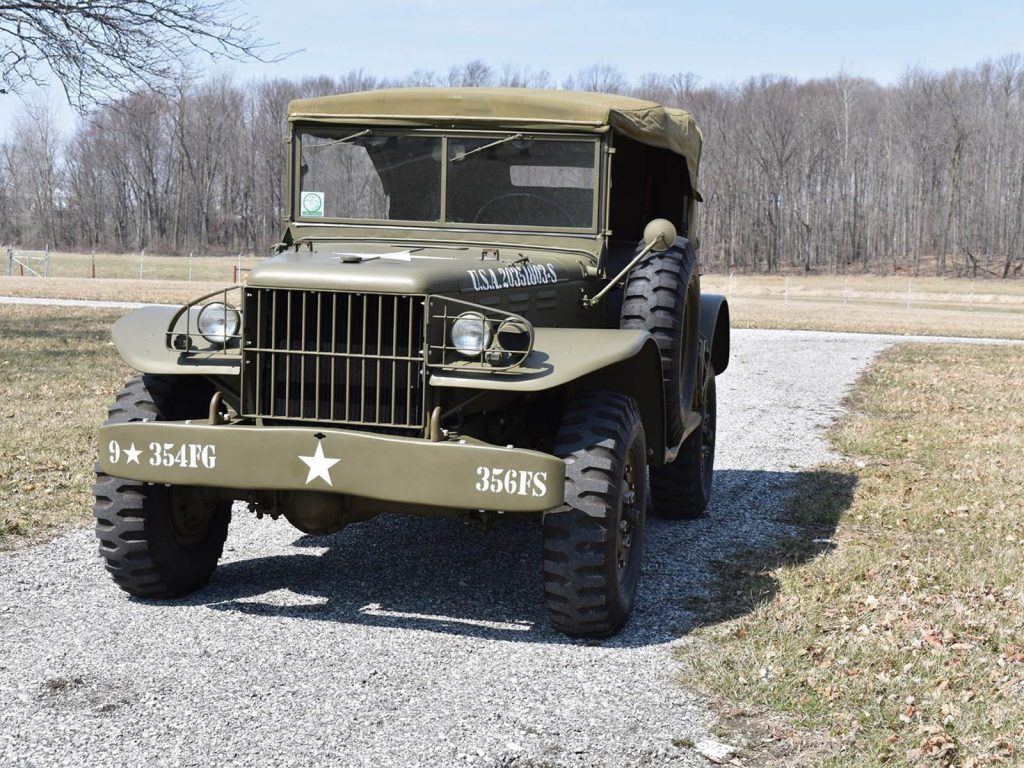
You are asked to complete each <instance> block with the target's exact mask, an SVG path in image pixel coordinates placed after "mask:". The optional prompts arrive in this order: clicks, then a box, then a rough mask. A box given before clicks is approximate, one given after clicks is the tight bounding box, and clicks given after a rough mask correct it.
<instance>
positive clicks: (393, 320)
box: [242, 288, 425, 434]
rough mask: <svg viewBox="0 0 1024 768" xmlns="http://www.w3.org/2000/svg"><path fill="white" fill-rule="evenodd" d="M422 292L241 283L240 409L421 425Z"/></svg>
mask: <svg viewBox="0 0 1024 768" xmlns="http://www.w3.org/2000/svg"><path fill="white" fill-rule="evenodd" d="M423 304H424V297H423V296H391V295H380V294H361V293H331V292H323V291H303V290H285V289H278V288H246V289H245V303H244V308H243V309H244V311H243V315H242V317H243V344H242V360H243V365H242V409H243V413H242V415H243V416H249V417H256V418H262V419H264V420H271V421H274V422H316V423H330V424H339V425H345V426H351V427H358V428H363V429H371V430H376V431H384V432H395V433H404V434H407V433H408V432H410V431H421V430H422V429H423V427H424V410H425V406H424V392H425V387H424V366H423V344H424V322H425V320H424V306H423Z"/></svg>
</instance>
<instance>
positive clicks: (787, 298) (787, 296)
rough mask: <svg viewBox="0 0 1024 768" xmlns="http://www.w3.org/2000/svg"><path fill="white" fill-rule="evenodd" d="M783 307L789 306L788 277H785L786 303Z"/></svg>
mask: <svg viewBox="0 0 1024 768" xmlns="http://www.w3.org/2000/svg"><path fill="white" fill-rule="evenodd" d="M785 305H786V306H787V307H788V306H789V275H787V276H786V301H785Z"/></svg>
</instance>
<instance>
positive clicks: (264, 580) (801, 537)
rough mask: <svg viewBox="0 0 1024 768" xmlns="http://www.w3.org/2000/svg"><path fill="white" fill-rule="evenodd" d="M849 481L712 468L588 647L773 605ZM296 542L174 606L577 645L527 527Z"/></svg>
mask: <svg viewBox="0 0 1024 768" xmlns="http://www.w3.org/2000/svg"><path fill="white" fill-rule="evenodd" d="M855 485H856V477H855V476H853V475H850V474H844V473H841V472H836V471H830V470H814V471H806V472H758V471H747V470H722V471H719V472H716V474H715V491H714V500H713V502H712V505H711V508H710V509H709V512H708V514H707V515H705V516H704V517H702V518H700V519H698V520H692V521H671V520H659V519H650V520H649V521H648V526H647V541H646V545H645V552H644V571H643V574H642V577H641V584H640V588H639V592H638V595H637V601H636V605H635V606H634V610H633V616H632V618H631V620H630V622H629V623H628V624H627V625H626V627H625V628H624V629H623V630H622V631H621V632H620V633H619V634H618V635H616V636H615V637H612V638H608V639H605V640H600V641H590V642H599V643H600V644H602V645H605V646H609V647H636V646H645V645H656V644H660V643H666V642H669V641H671V640H673V639H676V638H678V637H680V636H682V635H685V634H687V633H688V632H690V631H691V630H693V629H694V628H696V627H700V626H706V625H708V624H713V623H717V622H720V621H725V620H728V619H731V618H735V617H737V616H741V615H743V614H745V613H748V612H749V611H751V610H753V609H754V608H755V607H756V606H757V605H758V604H760V603H761V602H763V601H766V600H770V599H772V597H773V596H774V595H775V593H776V592H777V591H778V584H777V582H776V580H775V579H774V577H773V576H772V574H771V571H772V570H773V569H775V568H777V567H778V566H780V565H795V564H799V563H801V562H805V561H806V560H808V559H811V558H814V557H817V556H818V555H821V554H823V553H826V552H827V551H828V549H829V546H830V539H831V535H832V532H833V531H834V529H835V526H836V523H837V522H838V520H839V518H840V517H841V516H842V514H843V512H844V511H845V510H846V509H848V508H849V506H850V503H851V501H852V498H853V490H854V487H855ZM229 542H230V539H229ZM292 546H293V547H294V550H295V551H293V552H286V553H282V554H277V555H272V556H269V557H263V558H255V559H249V560H238V561H233V562H228V563H225V564H223V565H222V566H221V567H220V568H219V569H218V571H217V572H216V573H215V574H214V577H213V579H212V580H211V582H210V584H209V585H208V586H207V587H206V588H204V589H203V590H201V591H200V592H198V593H196V594H194V595H192V596H191V597H189V598H187V599H186V600H184V601H183V602H184V603H186V604H193V605H206V606H208V607H209V608H211V609H214V610H217V611H226V612H237V613H243V614H249V615H256V616H273V617H287V618H291V619H296V620H311V621H325V622H337V623H344V624H352V625H363V626H379V627H393V628H404V629H416V630H423V631H431V632H443V633H450V634H456V635H463V636H473V637H482V638H488V639H501V640H511V641H520V642H532V643H573V642H581V641H578V640H571V639H569V638H566V637H564V636H562V635H560V634H558V633H556V632H555V631H554V630H552V629H551V628H550V626H549V624H548V621H547V614H546V609H545V606H544V593H543V588H542V585H541V579H540V567H541V561H540V551H541V532H540V526H539V525H536V524H530V523H516V522H509V523H503V524H499V525H498V526H496V528H495V529H494V530H493V531H491V532H489V533H481V532H479V531H476V530H473V529H469V528H467V527H465V526H464V525H462V524H461V523H458V522H454V521H450V520H429V519H419V518H405V517H398V516H382V517H378V518H376V519H374V520H371V521H369V522H366V523H361V524H358V525H353V526H350V527H348V528H346V529H344V530H342V531H340V532H338V533H336V534H333V535H331V536H325V537H312V536H301V535H300V536H299V537H298V538H297V539H296V540H295V541H294V542H293V544H292ZM582 642H586V641H582Z"/></svg>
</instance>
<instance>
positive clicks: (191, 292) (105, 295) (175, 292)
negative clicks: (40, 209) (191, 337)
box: [0, 277, 231, 304]
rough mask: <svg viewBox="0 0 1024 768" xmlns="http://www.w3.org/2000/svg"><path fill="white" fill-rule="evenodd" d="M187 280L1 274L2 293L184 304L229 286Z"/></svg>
mask: <svg viewBox="0 0 1024 768" xmlns="http://www.w3.org/2000/svg"><path fill="white" fill-rule="evenodd" d="M230 284H231V280H230V279H228V280H225V281H224V282H222V283H215V282H191V283H190V282H187V281H184V280H100V279H96V280H89V279H83V278H70V277H50V278H46V279H45V280H43V279H40V278H38V277H0V296H24V297H31V298H42V299H88V300H91V301H131V302H139V303H153V304H183V303H185V302H186V301H191V300H192V299H195V298H197V297H199V296H202V295H203V294H205V293H210V292H212V291H215V290H217V289H219V288H223V287H224V286H226V285H230Z"/></svg>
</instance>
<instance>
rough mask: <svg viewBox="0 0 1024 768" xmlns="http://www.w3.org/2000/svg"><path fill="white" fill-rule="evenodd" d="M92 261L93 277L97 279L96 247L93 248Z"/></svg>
mask: <svg viewBox="0 0 1024 768" xmlns="http://www.w3.org/2000/svg"><path fill="white" fill-rule="evenodd" d="M90 261H91V264H92V277H93V279H94V280H95V279H96V249H95V248H93V249H92V259H91V260H90Z"/></svg>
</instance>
